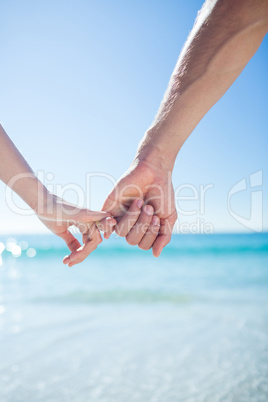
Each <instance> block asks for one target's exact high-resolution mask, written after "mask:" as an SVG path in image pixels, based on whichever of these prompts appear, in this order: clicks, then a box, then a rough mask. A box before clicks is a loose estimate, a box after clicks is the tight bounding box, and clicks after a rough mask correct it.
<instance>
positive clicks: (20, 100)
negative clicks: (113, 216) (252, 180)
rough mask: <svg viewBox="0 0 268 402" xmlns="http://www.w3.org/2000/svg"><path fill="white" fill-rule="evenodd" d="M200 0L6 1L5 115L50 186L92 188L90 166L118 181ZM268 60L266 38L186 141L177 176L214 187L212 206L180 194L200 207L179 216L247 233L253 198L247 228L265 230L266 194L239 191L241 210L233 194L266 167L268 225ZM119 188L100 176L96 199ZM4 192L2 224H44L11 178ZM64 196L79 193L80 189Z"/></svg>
mask: <svg viewBox="0 0 268 402" xmlns="http://www.w3.org/2000/svg"><path fill="white" fill-rule="evenodd" d="M201 5H202V1H197V0H195V1H191V2H186V1H184V0H177V1H157V2H155V1H151V0H149V1H145V2H144V1H141V0H138V1H135V2H130V1H118V0H114V1H86V0H76V1H74V0H72V1H58V0H56V1H54V0H53V1H52V0H47V1H44V2H39V1H27V0H25V1H23V2H22V1H12V0H11V1H8V2H2V3H1V6H0V43H1V75H0V88H1V90H0V111H1V114H0V121H1V123H2V125H3V126H4V128H5V129H6V131H7V132H8V134H9V135H10V137H11V138H12V139H13V141H14V142H15V144H16V145H17V146H18V148H19V149H20V151H21V152H22V153H23V155H24V156H25V158H26V159H27V161H28V162H29V163H30V165H31V166H32V168H33V169H34V170H35V171H44V172H45V175H46V174H47V173H48V172H52V173H53V180H47V177H46V176H45V182H46V183H47V184H50V185H51V186H52V185H53V186H54V188H55V185H56V184H58V187H57V189H58V190H57V191H59V188H60V186H62V185H67V184H70V183H76V184H77V185H78V186H81V188H82V189H85V188H86V174H87V173H91V172H101V173H102V174H109V175H111V176H112V177H114V178H115V179H117V178H119V177H120V176H121V174H123V173H124V171H125V170H126V169H127V168H128V166H129V164H130V163H131V161H132V159H133V157H134V155H135V151H136V148H137V145H138V143H139V141H140V139H141V137H142V136H143V133H144V131H145V130H146V129H147V128H148V126H149V125H150V123H151V121H152V120H153V117H154V115H155V113H156V111H157V109H158V106H159V104H160V101H161V99H162V96H163V93H164V91H165V89H166V86H167V83H168V80H169V77H170V74H171V72H172V71H173V68H174V65H175V63H176V60H177V57H178V55H179V52H180V49H181V48H182V46H183V43H184V41H185V40H186V37H187V35H188V33H189V31H190V29H191V27H192V25H193V22H194V19H195V17H196V14H197V11H198V10H199V9H200V8H201ZM267 64H268V38H267V37H266V38H265V39H264V41H263V43H262V45H261V47H260V49H259V50H258V52H257V54H256V55H255V57H254V58H253V59H252V60H251V61H250V63H249V64H248V66H247V67H246V69H245V70H244V72H243V73H242V74H241V76H240V77H239V79H238V80H237V81H236V82H235V84H234V85H233V86H232V88H231V89H230V90H229V91H228V92H227V94H226V95H225V96H224V97H223V98H222V99H221V100H220V101H219V102H218V103H217V105H215V106H214V107H213V109H212V110H211V111H210V112H209V113H208V114H207V115H206V116H205V118H204V119H203V120H202V122H201V123H200V124H199V125H198V127H197V128H196V129H195V131H194V132H193V133H192V135H191V136H190V138H189V139H188V140H187V141H186V143H185V145H184V146H183V148H182V150H181V152H180V154H179V156H178V159H177V163H176V166H175V170H174V174H173V183H174V187H175V188H178V187H179V186H182V185H184V188H183V189H182V190H180V192H179V193H178V194H179V195H180V196H182V195H189V196H191V195H193V191H194V190H193V188H195V189H197V190H196V191H199V189H200V186H206V185H210V186H211V188H210V189H209V190H208V191H207V193H206V198H205V201H206V202H205V211H203V212H202V211H201V210H200V205H199V202H198V201H194V200H188V201H182V200H181V199H180V200H179V207H180V209H181V210H184V211H188V212H191V211H194V210H196V211H197V212H196V213H195V214H194V215H187V216H185V215H184V214H181V215H182V216H180V219H181V222H190V223H191V222H197V221H198V219H199V222H201V221H202V220H203V222H205V223H206V222H208V223H210V224H212V226H213V230H214V231H215V232H222V231H224V232H226V231H238V232H240V231H247V230H248V229H247V228H246V227H244V226H243V225H242V224H241V222H240V221H239V218H237V216H239V217H242V218H249V217H250V215H249V213H250V205H251V204H250V203H251V201H252V200H253V201H252V202H253V210H255V212H256V211H257V210H258V211H259V212H258V213H256V214H255V215H254V216H255V217H256V222H255V221H254V220H252V221H250V224H249V226H250V227H251V228H252V229H254V228H255V229H257V228H258V225H259V223H258V222H259V220H260V217H261V203H260V202H261V201H260V198H258V197H257V196H256V197H257V198H256V197H255V198H254V197H253V198H252V194H251V193H250V191H249V190H244V191H241V192H240V193H237V194H235V195H234V196H233V198H232V201H231V205H232V210H233V212H234V213H233V215H231V214H230V212H229V211H228V208H227V197H228V192H229V191H230V189H231V188H232V187H233V186H234V185H235V184H236V183H237V182H239V181H241V180H243V179H245V182H246V183H247V184H248V183H249V177H250V175H251V174H253V173H255V172H259V171H261V173H262V184H261V185H260V186H259V187H258V188H256V189H257V190H258V191H261V192H262V194H263V224H264V229H265V230H268V202H267V201H268V184H267V174H268V163H267V145H268V139H267V127H268V115H267V88H268V78H267ZM258 177H260V176H258ZM50 178H51V177H49V179H50ZM212 186H213V187H212ZM181 188H182V187H181ZM110 189H111V184H110V183H109V182H108V180H107V179H104V177H99V178H94V179H92V180H91V188H90V199H89V198H88V199H87V200H86V202H87V205H88V206H90V207H91V208H95V209H97V208H101V206H102V203H103V201H104V199H105V196H106V194H107V193H108V191H109V190H110ZM256 189H254V190H256ZM87 191H89V189H88V188H87ZM0 194H1V198H0V207H1V224H0V231H1V233H6V232H10V233H11V232H13V233H16V232H40V231H41V232H42V231H43V230H45V229H44V228H43V226H42V224H41V223H39V221H38V220H37V218H35V217H23V216H18V215H16V214H14V213H13V212H11V211H10V210H9V208H8V206H7V205H6V202H5V187H4V185H3V184H2V183H1V185H0ZM256 194H257V193H256ZM258 194H260V193H258ZM64 196H65V198H66V199H68V200H70V201H72V202H75V201H76V197H75V196H74V193H73V192H72V191H65V192H64ZM256 199H257V201H256ZM79 201H80V203H81V199H80V200H79ZM16 202H17V201H16ZM19 205H23V204H19ZM254 219H255V218H254Z"/></svg>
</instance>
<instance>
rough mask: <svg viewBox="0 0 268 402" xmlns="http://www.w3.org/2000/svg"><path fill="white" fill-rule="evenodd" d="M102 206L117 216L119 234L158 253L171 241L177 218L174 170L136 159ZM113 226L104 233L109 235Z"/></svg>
mask: <svg viewBox="0 0 268 402" xmlns="http://www.w3.org/2000/svg"><path fill="white" fill-rule="evenodd" d="M103 210H105V211H108V212H110V213H111V214H112V215H113V217H115V218H116V220H117V222H118V223H117V225H116V226H115V231H116V233H117V234H118V235H119V236H122V237H126V240H127V242H128V243H129V244H131V245H137V244H138V245H139V247H140V248H141V249H143V250H149V249H150V248H151V247H152V248H153V255H154V256H155V257H158V256H159V255H160V254H161V252H162V250H163V248H164V247H165V246H166V245H167V244H168V243H169V241H170V239H171V234H172V229H173V226H174V224H175V222H176V219H177V212H176V208H175V202H174V191H173V186H172V182H171V171H165V170H162V169H160V168H158V167H156V166H154V165H153V164H151V163H148V162H145V161H139V162H137V161H134V162H133V164H132V165H131V167H130V168H129V170H128V171H127V172H126V173H125V174H124V175H123V176H122V177H121V179H120V180H119V182H118V184H117V185H116V186H115V188H114V189H113V190H112V192H111V193H110V194H109V196H108V197H107V199H106V201H105V203H104V205H103ZM113 229H114V228H112V229H111V230H110V231H107V232H106V233H105V234H104V237H105V238H109V236H110V234H111V233H112V231H113Z"/></svg>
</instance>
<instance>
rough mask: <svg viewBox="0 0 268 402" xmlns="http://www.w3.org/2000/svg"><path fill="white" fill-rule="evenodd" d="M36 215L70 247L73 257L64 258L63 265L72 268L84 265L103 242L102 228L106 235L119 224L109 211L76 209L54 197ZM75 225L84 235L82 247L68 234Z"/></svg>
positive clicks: (50, 196) (48, 198)
mask: <svg viewBox="0 0 268 402" xmlns="http://www.w3.org/2000/svg"><path fill="white" fill-rule="evenodd" d="M37 216H38V218H39V219H40V220H41V222H43V223H44V225H45V226H46V227H47V228H48V229H49V230H51V231H52V232H53V233H55V234H56V235H57V236H59V237H61V238H62V239H63V240H64V241H65V243H66V244H67V246H68V247H69V249H70V251H71V254H70V255H69V256H66V257H65V258H64V259H63V262H64V264H68V265H69V267H72V266H73V265H75V264H78V263H79V262H82V261H83V260H84V259H85V258H86V257H87V256H88V255H89V254H90V253H91V252H92V251H94V250H95V249H96V248H97V246H98V244H100V243H101V242H102V237H101V235H100V232H99V229H100V230H102V231H104V232H105V231H108V230H110V229H111V228H112V227H113V226H114V225H115V224H116V220H115V219H113V218H111V217H110V214H108V213H106V212H96V211H90V210H88V209H80V208H77V207H75V206H73V205H71V204H69V203H67V202H66V201H64V200H62V199H61V198H59V197H57V196H55V195H53V194H49V195H48V196H47V197H46V201H45V203H42V206H40V205H39V207H38V211H37ZM72 225H74V226H76V227H77V228H78V229H79V231H80V233H81V234H82V235H83V236H82V238H83V246H81V245H80V243H79V241H78V240H77V239H76V238H75V237H74V236H73V235H72V234H71V233H70V232H69V230H68V229H69V227H70V226H72Z"/></svg>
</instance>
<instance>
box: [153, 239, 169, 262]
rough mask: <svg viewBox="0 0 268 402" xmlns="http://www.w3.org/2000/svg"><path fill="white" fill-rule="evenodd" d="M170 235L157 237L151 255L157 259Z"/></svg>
mask: <svg viewBox="0 0 268 402" xmlns="http://www.w3.org/2000/svg"><path fill="white" fill-rule="evenodd" d="M170 239H171V234H162V235H159V236H158V237H157V238H156V240H155V242H154V244H153V255H154V256H155V257H159V256H160V254H161V253H162V251H163V248H164V247H166V245H167V244H168V243H169V242H170Z"/></svg>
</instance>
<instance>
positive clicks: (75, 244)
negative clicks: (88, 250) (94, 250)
mask: <svg viewBox="0 0 268 402" xmlns="http://www.w3.org/2000/svg"><path fill="white" fill-rule="evenodd" d="M61 238H62V239H63V240H64V241H65V243H66V244H67V246H68V248H69V250H71V251H75V250H77V249H78V248H79V247H81V244H80V243H79V241H78V240H77V239H76V238H75V237H74V236H73V235H72V234H71V233H70V232H69V231H68V230H67V232H66V233H65V234H64V235H62V236H61Z"/></svg>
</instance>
